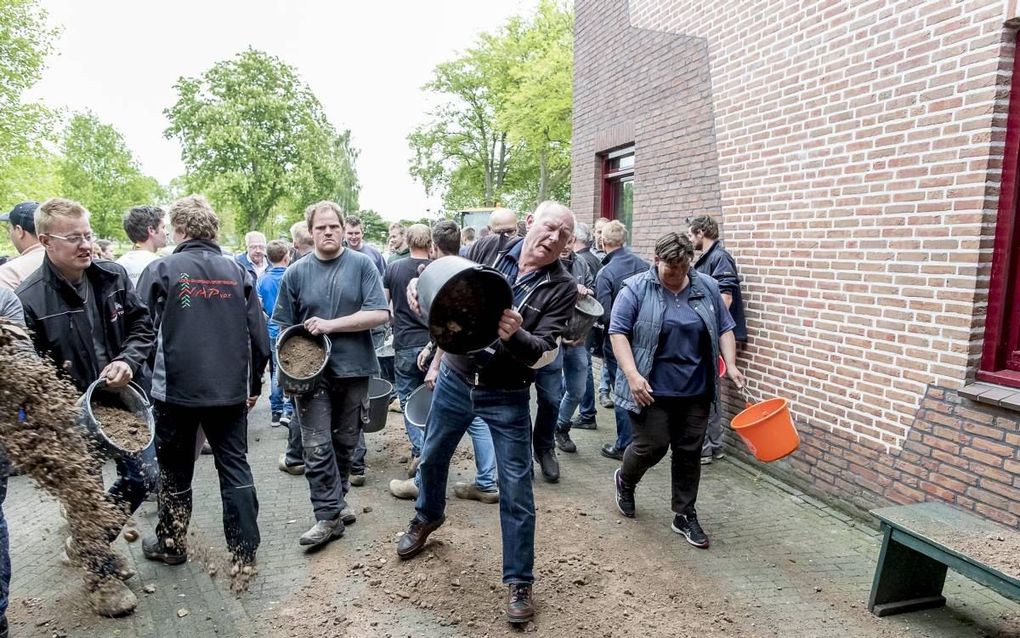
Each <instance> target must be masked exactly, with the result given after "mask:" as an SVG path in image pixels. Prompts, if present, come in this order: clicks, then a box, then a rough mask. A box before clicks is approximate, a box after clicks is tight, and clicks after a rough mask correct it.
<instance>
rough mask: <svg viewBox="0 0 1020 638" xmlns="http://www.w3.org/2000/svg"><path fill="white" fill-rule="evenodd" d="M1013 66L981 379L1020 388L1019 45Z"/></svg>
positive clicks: (979, 374)
mask: <svg viewBox="0 0 1020 638" xmlns="http://www.w3.org/2000/svg"><path fill="white" fill-rule="evenodd" d="M1015 56H1016V57H1015V59H1014V64H1013V79H1012V89H1011V92H1010V99H1009V115H1008V118H1007V124H1006V144H1005V156H1004V157H1003V162H1002V188H1001V189H1000V191H999V214H998V217H997V218H996V223H995V244H994V249H993V253H992V276H991V281H990V282H989V288H988V313H987V316H986V320H985V341H984V348H983V350H982V355H981V369H980V370H978V374H977V377H978V379H979V380H980V381H988V382H991V383H1000V384H1002V385H1008V386H1012V387H1017V388H1020V213H1018V212H1017V208H1018V207H1020V183H1018V181H1020V47H1017V49H1016V54H1015Z"/></svg>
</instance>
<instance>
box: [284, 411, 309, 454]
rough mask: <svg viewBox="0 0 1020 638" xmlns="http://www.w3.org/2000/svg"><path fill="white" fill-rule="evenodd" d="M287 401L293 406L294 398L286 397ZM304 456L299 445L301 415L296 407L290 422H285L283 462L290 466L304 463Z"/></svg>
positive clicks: (302, 449)
mask: <svg viewBox="0 0 1020 638" xmlns="http://www.w3.org/2000/svg"><path fill="white" fill-rule="evenodd" d="M287 401H288V402H289V403H290V404H291V406H292V407H293V405H294V399H293V398H288V399H287ZM304 457H305V449H304V447H303V446H302V445H301V416H300V415H299V414H298V413H297V409H294V411H293V414H291V419H290V423H288V424H287V450H286V451H285V452H284V454H283V458H284V463H286V464H287V465H288V466H291V467H293V466H295V465H304V463H305V458H304Z"/></svg>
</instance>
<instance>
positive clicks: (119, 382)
mask: <svg viewBox="0 0 1020 638" xmlns="http://www.w3.org/2000/svg"><path fill="white" fill-rule="evenodd" d="M99 376H100V378H103V379H106V385H107V387H110V388H123V387H124V386H126V385H127V384H128V383H130V382H131V379H133V378H134V375H133V374H132V373H131V366H129V365H128V364H126V363H124V362H123V361H111V362H110V363H109V364H107V366H106V367H105V368H103V371H102V372H100V373H99Z"/></svg>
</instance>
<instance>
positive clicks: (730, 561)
mask: <svg viewBox="0 0 1020 638" xmlns="http://www.w3.org/2000/svg"><path fill="white" fill-rule="evenodd" d="M610 419H611V415H610V414H609V413H608V412H602V413H601V414H600V416H599V420H600V423H601V426H600V429H599V430H597V431H594V432H591V431H581V432H576V433H575V437H574V438H575V440H576V441H577V443H578V446H579V448H580V453H579V454H577V455H561V456H560V458H561V463H562V471H563V479H562V481H561V483H559V484H557V485H547V484H544V483H538V484H536V497H537V500H538V504H539V509H540V515H539V536H538V549H539V552H540V553H541V551H542V533H543V531H544V530H548V529H549V526H550V523H549V522H548V521H549V519H548V517H545V518H543V515H544V514H545V508H546V506H549V505H556V504H564V505H572V506H575V507H578V508H582V509H585V510H587V511H590V512H591V516H589V517H588V520H589V521H590V523H589V524H591V525H592V526H593V527H592V530H593V531H592V534H593V539H592V540H593V542H605V541H604V540H601V539H602V538H605V537H607V536H608V535H610V534H620V535H623V536H624V537H625V538H626V541H627V547H628V548H629V551H633V552H642V553H644V554H646V555H648V556H652V557H654V556H661V557H664V558H661V559H660V560H664V562H665V566H666V567H667V568H672V569H675V570H676V572H677V577H678V579H682V578H699V579H708V580H711V581H712V582H713V584H714V585H715V586H716V587H717V588H718V590H719V591H722V592H727V596H728V599H729V601H730V603H731V605H732V606H734V607H736V608H737V609H740V610H742V612H743V613H744V615H745V616H746V618H748V619H749V621H750V623H755V626H756V627H760V628H761V631H762V633H763V634H764V635H782V636H805V637H807V636H811V637H815V636H818V637H823V636H834V637H835V636H839V637H845V636H960V637H964V636H968V637H969V636H986V635H987V636H1020V605H1018V604H1017V603H1015V602H1012V601H1009V600H1006V599H1004V598H1002V597H1000V596H998V595H997V594H995V593H993V592H991V591H990V590H988V589H986V588H983V587H981V586H979V585H976V584H974V583H972V582H971V581H969V580H967V579H965V578H962V577H960V576H958V575H956V574H954V573H952V572H950V576H949V578H948V581H947V584H946V597H947V599H948V601H949V602H948V605H947V607H945V608H944V609H940V610H934V611H926V612H920V613H914V614H906V615H901V616H895V617H891V618H885V619H881V620H880V619H875V618H873V617H872V616H871V615H870V614H868V612H867V610H866V603H867V596H868V591H869V588H870V586H871V578H872V574H873V570H874V565H875V560H876V558H877V555H878V549H879V537H878V533H877V532H876V531H875V530H874V529H871V528H870V527H868V526H867V525H866V524H865V523H863V522H861V521H856V520H853V519H851V518H849V517H847V516H845V515H843V514H841V513H840V512H838V511H836V510H834V509H832V508H830V507H828V506H826V505H824V504H822V503H820V502H817V501H815V500H814V499H812V498H811V497H809V496H807V495H805V494H802V493H799V492H797V491H795V490H792V489H790V488H789V487H787V486H785V485H783V484H781V483H779V482H778V481H775V480H773V479H771V478H770V477H768V476H766V475H763V474H761V473H759V472H758V471H757V470H756V469H755V468H752V467H749V466H745V465H743V464H740V463H738V462H735V461H732V460H726V461H722V462H716V463H714V464H713V465H711V466H709V467H707V468H706V469H705V472H704V475H703V480H702V487H701V495H700V498H699V512H700V514H701V518H702V521H703V523H704V525H705V527H706V530H707V531H708V532H709V534H710V535H711V537H712V542H713V544H712V549H710V550H709V551H696V550H693V549H692V548H689V547H688V546H687V545H686V544H684V543H682V542H679V541H678V537H677V536H676V535H675V534H673V533H672V532H670V530H669V523H670V515H669V489H668V461H664V462H663V463H660V465H659V466H658V467H656V468H654V469H653V470H652V471H651V472H649V474H648V475H647V477H646V479H645V481H644V482H643V483H642V485H641V486H640V488H639V491H638V494H637V497H638V518H637V520H634V521H624V522H623V523H622V524H621V523H619V522H618V519H619V516H618V515H617V514H616V513H615V508H614V507H613V505H612V488H611V471H612V469H613V468H614V464H613V462H611V461H608V460H606V459H603V458H601V457H600V456H598V454H597V448H598V446H599V445H600V444H601V443H602V442H604V441H605V440H608V439H609V438H610V428H611V425H610ZM251 422H252V427H251V430H250V432H251V434H250V450H251V453H250V458H251V462H252V465H253V468H254V473H255V479H256V485H257V489H258V496H259V502H260V506H261V509H260V517H259V520H260V525H261V531H262V547H261V549H260V552H259V574H258V576H257V578H256V579H255V581H254V582H253V583H252V586H251V589H250V591H249V592H248V593H246V594H243V595H241V596H240V597H236V596H235V595H233V594H231V593H229V591H227V587H226V586H225V583H226V581H225V579H224V578H223V576H222V575H219V576H217V577H216V578H210V577H209V576H208V575H207V574H206V573H205V571H204V569H203V568H202V566H201V564H200V563H198V562H190V563H188V564H186V565H183V566H180V567H174V568H171V567H166V566H162V565H156V564H153V563H149V562H147V561H145V560H144V559H143V558H142V555H141V543H140V542H139V543H133V544H130V545H128V544H125V543H124V542H123V541H122V540H119V541H118V542H117V545H118V547H119V548H120V549H121V550H122V551H124V552H125V553H128V554H129V555H130V556H131V558H132V559H133V561H134V563H135V566H136V568H137V570H138V576H136V577H135V579H133V580H132V581H130V585H131V587H132V588H133V589H134V590H135V592H136V593H138V595H139V598H140V604H139V607H138V611H137V612H136V613H135V614H134V615H132V616H130V617H128V618H125V619H114V620H111V619H100V618H96V617H95V616H93V615H92V614H91V613H90V612H89V611H88V610H87V607H86V603H85V602H84V597H83V591H82V587H81V584H80V578H79V576H78V574H77V573H76V572H75V570H73V569H72V568H71V567H68V566H65V565H63V564H62V563H61V562H60V560H59V554H60V549H61V542H62V540H63V534H64V532H63V531H62V530H61V529H60V522H59V521H60V519H59V516H58V513H57V506H56V503H55V502H54V501H53V500H52V499H50V498H49V497H48V496H46V495H45V494H44V493H42V492H41V491H39V490H37V489H35V488H34V487H33V485H32V484H31V483H30V482H29V481H28V479H26V478H25V477H14V478H12V479H11V480H10V492H9V495H8V499H7V502H6V505H5V511H6V514H7V518H8V522H9V526H10V530H11V546H12V551H11V554H12V562H13V569H14V578H13V582H12V585H11V590H12V599H11V607H10V610H9V612H8V616H9V618H10V619H11V622H12V635H13V636H54V635H68V636H160V637H162V636H182V637H187V638H199V637H205V636H253V635H271V633H272V632H271V631H270V629H269V624H268V623H267V620H270V619H273V618H274V617H275V616H276V610H277V609H281V608H282V607H283V606H284V605H286V600H287V599H288V597H289V596H291V595H292V594H295V593H296V592H298V591H300V590H301V589H302V588H306V587H307V586H308V585H309V583H310V581H311V579H312V578H313V576H312V574H313V572H315V571H316V569H317V568H318V567H323V566H325V565H328V563H326V562H324V561H327V560H328V559H329V558H330V553H332V552H350V553H351V554H352V555H353V554H355V553H359V552H361V553H364V551H366V547H367V544H368V543H370V542H371V541H373V540H376V539H378V538H392V537H393V534H394V533H395V532H396V531H398V530H400V529H401V528H402V527H403V525H404V524H405V523H406V521H407V520H408V519H409V518H410V516H411V514H412V509H411V506H410V504H409V503H408V502H406V501H398V500H396V499H393V498H391V497H390V496H389V495H388V493H387V492H386V485H387V483H388V481H389V479H390V478H393V477H397V476H400V474H401V470H402V468H403V466H402V465H401V464H400V462H399V460H400V457H401V456H403V455H406V451H405V449H406V447H405V446H404V445H403V444H402V442H400V440H399V439H400V436H401V432H402V424H401V422H400V420H399V415H391V418H390V423H389V425H388V428H387V430H388V432H387V433H386V435H385V436H380V435H370V437H369V458H368V462H369V480H368V484H367V485H366V486H365V487H364V488H359V489H356V490H355V491H354V495H353V497H352V499H351V500H352V504H353V505H354V506H355V507H356V509H357V511H358V512H359V521H358V523H357V524H355V525H354V526H352V527H351V528H350V529H349V530H348V533H347V535H346V536H345V538H344V539H342V540H341V541H339V542H336V543H334V544H332V545H331V546H329V547H328V548H327V549H326V550H324V551H323V552H320V553H318V554H313V555H306V554H305V553H304V552H303V551H302V549H300V548H299V547H298V545H297V537H298V536H299V535H300V533H302V532H303V531H304V530H305V529H306V528H307V527H308V526H309V525H310V524H311V522H312V517H311V508H310V506H309V504H308V498H307V485H306V482H305V480H304V478H303V477H292V476H289V475H285V474H283V473H281V472H279V471H278V470H277V469H276V462H277V457H278V456H279V454H280V452H281V451H282V449H283V446H284V439H285V432H284V430H283V429H282V428H278V429H270V428H269V427H268V426H267V425H266V424H267V422H268V411H267V409H266V407H265V406H264V405H262V404H260V405H259V406H258V407H257V408H256V410H255V411H253V413H252V417H251ZM458 468H459V472H455V473H452V474H451V480H457V479H462V478H464V477H465V476H470V469H469V468H470V464H469V462H468V461H467V460H465V459H463V458H462V459H461V460H460V462H459V463H458ZM458 474H461V475H462V476H458ZM365 506H370V507H371V508H372V510H371V512H369V513H362V510H363V508H364V507H365ZM452 508H456V510H455V513H456V519H460V520H462V517H464V516H471V517H473V518H472V520H471V521H470V523H471V524H473V525H474V524H477V525H478V526H479V527H484V528H486V529H488V530H490V533H492V532H494V530H496V522H495V518H496V517H495V515H494V514H495V509H494V508H487V507H483V506H480V505H477V504H464V503H453V504H451V509H452ZM556 511H558V512H562V511H563V509H562V508H557V509H556ZM220 512H221V510H220V502H219V492H218V486H217V483H216V478H215V471H214V468H213V463H212V458H211V457H202V459H201V460H200V461H199V463H198V465H197V468H196V475H195V514H194V518H193V521H192V528H193V529H194V530H195V531H196V536H195V538H194V539H193V540H192V543H191V547H192V549H193V550H194V549H195V548H212V549H211V550H208V551H209V552H210V553H212V554H215V555H217V556H218V557H219V558H220V559H221V562H224V561H225V557H226V553H225V549H223V537H222V531H221V523H220ZM136 519H137V521H138V527H139V529H140V530H141V531H142V532H143V534H144V533H149V532H150V531H151V529H152V527H153V524H154V522H155V521H154V505H153V504H151V503H146V504H145V505H143V507H142V509H141V510H140V511H139V513H138V514H137V515H136ZM454 521H455V517H452V516H451V524H456V523H455V522H454ZM610 525H612V527H610ZM603 531H604V532H606V533H605V534H603V533H602V532H603ZM596 534H597V536H596ZM492 537H493V538H498V536H497V535H493V536H492ZM625 561H626V556H621V564H622V563H623V562H625ZM437 569H443V566H442V565H438V566H437ZM222 571H223V570H222V569H221V573H222ZM494 577H497V575H494ZM539 578H540V579H541V575H539ZM147 584H151V585H154V586H155V588H156V589H155V592H154V593H152V594H145V593H143V591H142V587H143V586H144V585H147ZM324 596H334V597H335V601H336V603H337V604H338V605H339V606H342V607H346V606H348V605H353V606H354V607H355V608H357V612H356V613H361V614H370V613H373V610H375V609H377V608H375V607H373V608H372V609H368V608H363V607H361V604H360V603H359V602H357V601H358V600H359V599H365V598H366V597H371V596H372V592H370V591H367V586H366V584H365V583H359V582H349V583H346V584H345V587H344V588H342V589H340V590H339V591H338V590H337V589H335V588H334V589H331V590H328V593H324ZM537 596H538V602H539V605H540V607H539V614H540V616H539V622H538V624H537V626H536V629H537V633H539V634H540V635H541V634H543V632H542V629H541V615H542V614H553V613H555V612H554V611H553V610H551V609H549V610H544V609H543V608H542V607H541V600H542V599H541V581H540V582H539V586H538V588H537ZM179 610H187V615H185V616H183V617H178V611H179ZM380 613H381V612H380ZM607 613H610V612H607ZM429 614H430V611H429V610H426V609H415V608H410V607H409V608H407V609H400V610H399V613H398V614H397V616H398V617H397V618H396V619H395V620H391V621H387V622H384V623H382V624H380V625H379V626H378V627H377V629H378V633H377V634H372V633H369V634H363V635H379V636H384V635H409V633H414V632H415V631H417V633H415V635H429V636H471V635H476V633H473V632H472V630H471V629H468V628H466V627H463V628H458V627H444V626H440V625H439V624H438V622H437V623H435V624H434V625H430V623H429V620H430V617H429ZM367 626H370V627H372V626H374V625H371V624H369V625H367ZM423 626H424V627H434V629H430V630H429V631H428V632H425V633H422V632H421V627H423ZM384 627H385V628H384ZM408 628H416V629H408ZM330 631H333V632H335V633H330ZM322 635H338V636H339V635H348V634H345V633H343V631H342V630H341V629H339V628H336V629H332V628H331V629H330V630H326V631H324V632H323V634H322ZM350 635H353V634H350ZM548 635H552V634H551V633H550V634H548ZM678 635H684V634H683V632H682V629H681V628H678Z"/></svg>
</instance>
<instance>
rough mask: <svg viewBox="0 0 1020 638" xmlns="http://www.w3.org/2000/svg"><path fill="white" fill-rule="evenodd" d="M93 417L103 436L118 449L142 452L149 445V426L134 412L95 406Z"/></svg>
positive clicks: (93, 407)
mask: <svg viewBox="0 0 1020 638" xmlns="http://www.w3.org/2000/svg"><path fill="white" fill-rule="evenodd" d="M92 415H93V416H95V417H96V421H98V422H99V427H100V428H101V429H102V430H103V434H105V435H106V436H107V438H109V439H110V440H111V441H113V442H114V443H115V444H116V445H117V447H119V448H121V449H123V450H127V451H129V452H140V451H142V450H143V449H144V448H145V446H147V445H148V444H149V440H150V439H151V433H150V432H149V425H148V424H147V423H146V422H145V421H143V420H142V418H141V417H139V416H138V415H137V414H135V413H134V412H131V411H130V410H125V409H123V408H118V407H114V406H110V405H94V406H92Z"/></svg>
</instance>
